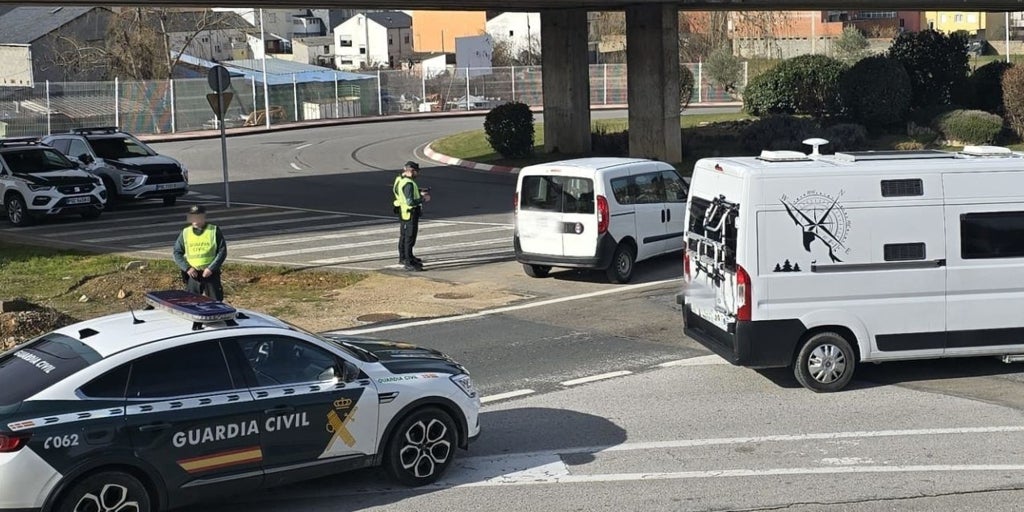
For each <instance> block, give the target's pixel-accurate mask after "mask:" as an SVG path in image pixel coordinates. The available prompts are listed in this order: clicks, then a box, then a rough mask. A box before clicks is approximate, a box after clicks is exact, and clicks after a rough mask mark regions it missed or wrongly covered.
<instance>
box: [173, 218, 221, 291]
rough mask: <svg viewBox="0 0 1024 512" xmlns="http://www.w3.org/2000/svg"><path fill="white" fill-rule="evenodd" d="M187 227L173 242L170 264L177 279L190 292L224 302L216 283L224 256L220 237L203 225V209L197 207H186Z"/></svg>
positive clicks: (210, 226) (216, 229)
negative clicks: (175, 270)
mask: <svg viewBox="0 0 1024 512" xmlns="http://www.w3.org/2000/svg"><path fill="white" fill-rule="evenodd" d="M187 219H188V222H189V225H188V226H186V227H185V229H183V230H182V231H181V234H180V235H178V241H177V242H175V243H174V262H175V263H176V264H177V265H178V268H180V269H181V279H182V281H184V282H185V283H186V284H187V290H188V291H190V292H192V293H202V294H203V295H206V296H207V297H210V298H212V299H215V300H220V301H222V300H224V287H223V286H222V285H221V281H220V270H221V266H222V265H224V260H226V259H227V257H228V245H227V242H225V241H224V234H223V233H221V230H220V229H219V228H218V227H217V226H216V225H214V224H208V223H207V222H206V208H205V207H204V206H203V205H200V204H197V205H194V206H192V207H191V208H189V210H188V216H187Z"/></svg>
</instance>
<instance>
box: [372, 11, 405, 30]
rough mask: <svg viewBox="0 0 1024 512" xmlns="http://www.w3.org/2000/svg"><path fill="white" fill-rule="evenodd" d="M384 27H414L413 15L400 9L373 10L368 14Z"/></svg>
mask: <svg viewBox="0 0 1024 512" xmlns="http://www.w3.org/2000/svg"><path fill="white" fill-rule="evenodd" d="M366 16H367V17H368V18H370V19H371V20H373V21H374V22H376V23H377V24H378V25H380V26H382V27H384V28H409V27H412V16H409V15H408V14H406V13H404V12H399V11H385V12H371V13H369V14H367V15H366Z"/></svg>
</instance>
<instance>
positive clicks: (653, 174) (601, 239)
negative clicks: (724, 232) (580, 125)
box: [515, 158, 688, 283]
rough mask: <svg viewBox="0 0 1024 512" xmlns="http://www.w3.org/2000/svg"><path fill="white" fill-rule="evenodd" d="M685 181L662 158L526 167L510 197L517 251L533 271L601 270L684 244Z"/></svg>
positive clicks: (622, 272)
mask: <svg viewBox="0 0 1024 512" xmlns="http://www.w3.org/2000/svg"><path fill="white" fill-rule="evenodd" d="M687 192H688V186H687V183H686V181H684V180H683V179H682V178H681V177H680V176H679V174H678V173H677V172H676V170H675V168H674V167H672V166H671V165H669V164H667V163H664V162H657V161H652V160H641V159H635V158H584V159H577V160H565V161H561V162H552V163H547V164H542V165H534V166H530V167H526V168H524V169H522V170H521V171H520V172H519V181H518V184H517V186H516V195H515V254H516V260H517V261H519V262H520V263H522V264H523V270H524V271H525V272H526V274H527V275H529V276H531V277H545V276H547V275H548V273H549V272H550V271H551V268H552V267H569V268H592V269H600V270H606V272H607V274H608V279H609V280H610V281H612V282H615V283H625V282H628V281H629V280H630V278H632V276H633V266H634V263H636V262H638V261H642V260H645V259H648V258H652V257H654V256H658V255H661V254H665V253H668V252H672V251H681V250H682V249H683V220H684V216H685V215H686V197H687Z"/></svg>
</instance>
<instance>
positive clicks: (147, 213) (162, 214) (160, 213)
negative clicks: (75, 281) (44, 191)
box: [18, 206, 259, 236]
mask: <svg viewBox="0 0 1024 512" xmlns="http://www.w3.org/2000/svg"><path fill="white" fill-rule="evenodd" d="M258 209H259V208H257V207H255V206H253V207H247V208H231V209H230V210H215V211H210V212H209V214H208V215H207V216H208V217H211V218H212V217H213V216H215V215H218V214H219V213H221V212H223V213H229V212H230V213H234V212H239V211H248V210H258ZM151 212H152V213H151ZM140 213H142V215H139V214H140ZM132 214H134V215H135V216H134V217H132V218H124V217H127V216H129V215H132ZM179 216H180V218H181V222H179V224H182V225H184V224H185V210H175V209H163V210H114V211H112V212H107V211H104V212H103V217H101V218H100V219H97V220H90V221H89V222H87V223H86V224H84V226H90V227H91V226H96V225H101V224H118V223H124V222H127V221H131V220H147V219H164V218H170V217H176V218H177V217H179ZM108 217H117V218H116V219H111V218H108ZM150 225H151V224H147V225H145V226H146V227H149V226H150ZM82 226H83V224H74V225H71V224H66V225H65V224H49V223H47V224H39V225H36V226H28V227H25V228H18V232H19V233H25V232H30V231H45V230H48V229H54V228H58V229H59V228H63V227H71V228H72V229H74V228H77V227H82ZM118 227H119V228H120V227H121V226H118ZM127 227H128V228H131V226H127ZM109 230H110V228H104V229H87V230H81V231H80V230H78V229H74V233H75V234H80V233H86V234H87V233H100V232H103V231H109ZM58 233H59V234H61V235H62V236H63V235H64V232H62V231H61V232H58ZM42 236H49V235H47V234H44V235H42Z"/></svg>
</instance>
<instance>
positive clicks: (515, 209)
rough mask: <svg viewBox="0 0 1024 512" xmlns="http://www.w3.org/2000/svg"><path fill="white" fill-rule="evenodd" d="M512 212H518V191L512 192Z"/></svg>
mask: <svg viewBox="0 0 1024 512" xmlns="http://www.w3.org/2000/svg"><path fill="white" fill-rule="evenodd" d="M512 213H519V192H516V193H514V194H512Z"/></svg>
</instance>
